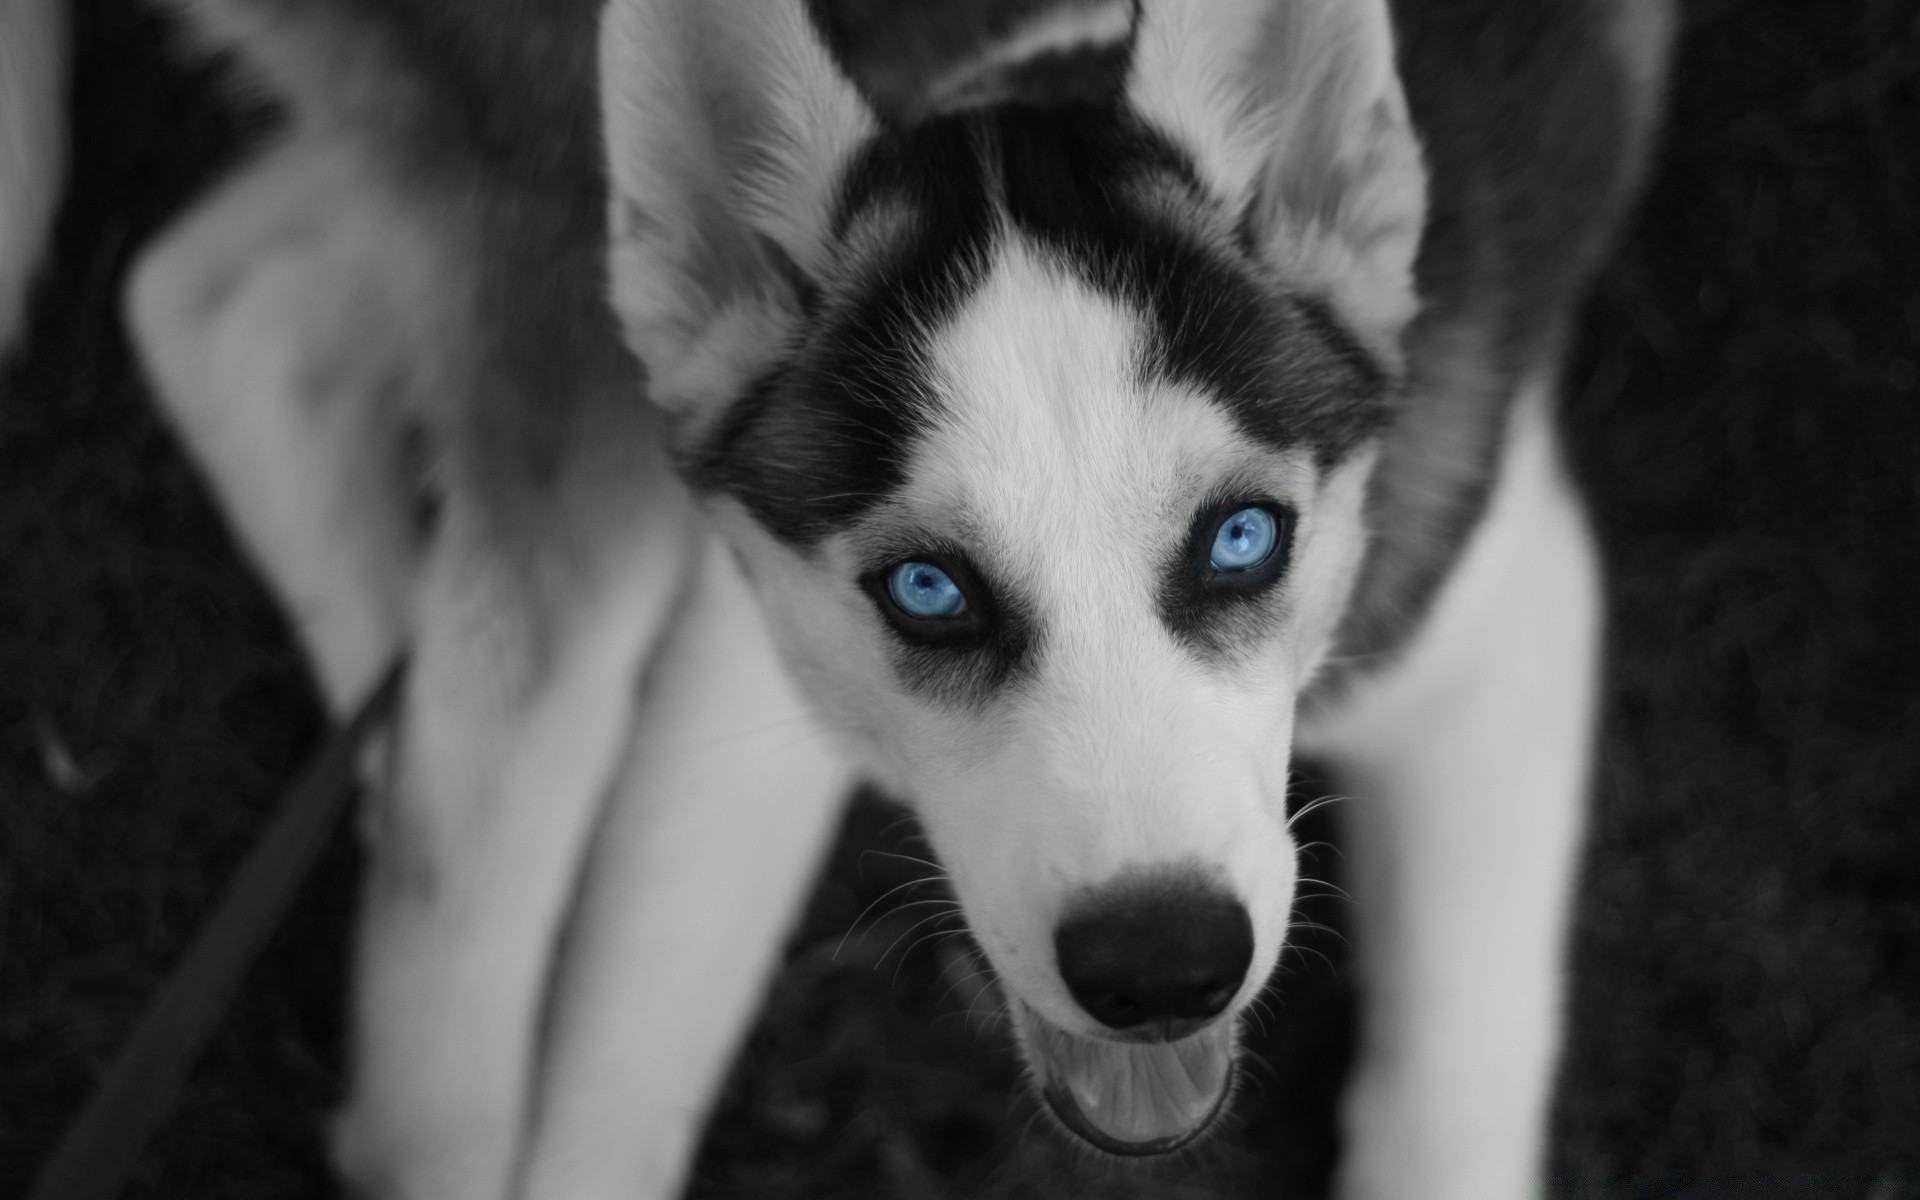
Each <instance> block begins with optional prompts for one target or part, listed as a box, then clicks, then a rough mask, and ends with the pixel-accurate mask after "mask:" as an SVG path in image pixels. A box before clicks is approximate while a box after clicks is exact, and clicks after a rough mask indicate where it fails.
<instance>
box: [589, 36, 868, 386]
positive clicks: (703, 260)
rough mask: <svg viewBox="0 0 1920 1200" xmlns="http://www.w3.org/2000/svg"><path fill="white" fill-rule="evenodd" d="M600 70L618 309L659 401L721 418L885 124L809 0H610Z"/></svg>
mask: <svg viewBox="0 0 1920 1200" xmlns="http://www.w3.org/2000/svg"><path fill="white" fill-rule="evenodd" d="M600 73H601V104H602V110H603V128H604V132H605V137H606V139H607V150H608V160H609V168H610V176H611V179H610V184H611V188H610V195H609V204H610V210H611V211H610V218H611V220H610V226H609V228H610V231H611V237H612V247H611V250H612V284H613V301H614V307H615V309H616V311H617V312H618V313H619V316H620V319H621V321H622V323H623V325H624V327H625V330H626V335H627V340H628V343H629V344H630V345H631V346H632V347H633V349H634V351H635V353H636V354H638V355H639V357H640V360H641V362H642V363H643V364H645V366H646V368H647V373H648V389H649V392H650V393H651V395H652V397H653V399H654V401H655V402H656V403H658V404H660V405H661V406H663V407H665V408H667V409H668V410H669V411H671V412H673V413H675V414H676V415H682V416H695V417H701V416H706V415H711V414H712V413H714V412H717V411H718V410H719V409H720V408H721V407H722V406H724V405H725V404H726V403H727V402H728V401H730V400H732V399H734V398H736V397H737V396H738V395H739V394H740V393H741V392H742V391H744V390H745V388H746V387H747V386H748V384H749V383H750V382H751V381H752V380H753V379H754V378H755V377H756V376H757V375H758V374H759V373H760V372H761V371H762V370H764V369H765V368H766V367H767V365H768V364H769V363H770V362H771V361H772V360H773V359H774V358H775V357H776V356H777V355H778V354H779V353H780V352H781V350H782V349H783V347H784V345H785V343H786V341H787V339H788V337H789V336H790V335H791V333H792V331H793V328H794V324H795V322H796V320H797V319H798V317H799V315H800V309H801V303H802V296H801V293H802V291H803V290H804V289H805V287H806V286H807V284H806V280H808V279H814V280H817V279H819V278H821V273H822V272H823V271H824V269H825V268H826V265H827V263H826V256H827V252H828V249H829V247H828V244H827V243H828V238H829V235H830V228H831V222H832V217H833V206H834V199H835V195H836V191H837V186H838V182H839V179H840V176H841V173H842V171H843V170H844V168H845V166H846V165H847V162H848V160H849V159H850V158H851V156H852V154H853V152H854V150H855V149H856V148H857V147H858V146H859V145H860V143H861V142H862V141H863V140H864V139H865V138H866V137H867V136H868V135H869V134H870V133H871V131H872V130H873V128H874V122H873V117H872V115H871V113H870V112H869V111H868V110H867V108H866V107H865V105H864V103H863V102H862V101H861V100H860V98H859V97H858V95H857V94H856V93H855V91H854V89H853V87H852V85H851V84H849V83H848V82H847V81H846V79H845V78H844V77H842V76H841V75H840V74H839V72H838V71H837V70H836V69H835V67H834V65H833V62H832V60H831V58H830V57H829V56H828V53H827V50H826V48H825V47H824V45H823V44H822V42H821V39H820V35H819V33H818V31H817V30H816V29H815V28H814V26H813V24H812V22H811V21H809V20H808V17H807V13H806V10H805V7H804V4H803V2H802V0H691V2H688V0H612V2H611V3H609V4H608V5H607V7H606V10H605V15H604V17H603V18H602V24H601V33H600Z"/></svg>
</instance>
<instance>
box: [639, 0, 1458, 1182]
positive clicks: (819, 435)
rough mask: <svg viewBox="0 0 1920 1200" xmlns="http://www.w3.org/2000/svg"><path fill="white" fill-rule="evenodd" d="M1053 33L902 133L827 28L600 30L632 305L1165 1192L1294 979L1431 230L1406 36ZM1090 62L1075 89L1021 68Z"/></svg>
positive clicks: (796, 628) (791, 650)
mask: <svg viewBox="0 0 1920 1200" xmlns="http://www.w3.org/2000/svg"><path fill="white" fill-rule="evenodd" d="M1015 7H1018V6H1015ZM1054 7H1055V8H1057V9H1059V10H1060V11H1049V10H1048V8H1047V6H1046V5H1027V6H1026V9H1027V10H1031V11H1029V12H1028V13H1027V16H1029V17H1030V16H1032V15H1033V13H1034V12H1038V13H1039V14H1040V16H1039V17H1038V18H1035V19H1034V20H1031V21H1028V20H1026V18H1025V17H1023V18H1021V20H1022V21H1026V24H1024V25H1022V24H1021V21H1014V22H1012V24H1010V25H1006V27H1004V28H997V29H995V30H994V31H992V32H991V34H990V36H989V37H988V38H987V39H986V42H987V43H991V45H990V46H989V50H991V51H992V53H990V54H986V55H985V58H992V57H993V55H995V54H997V55H999V58H998V59H997V60H996V62H997V64H998V65H997V66H996V67H995V68H994V69H995V71H997V72H998V74H996V75H995V76H994V77H993V78H995V79H998V80H1000V81H1001V82H1000V83H997V84H994V85H992V86H969V84H968V80H967V78H966V76H965V71H964V68H965V66H966V55H965V54H962V55H961V56H960V60H961V61H960V66H961V68H962V71H961V74H960V75H959V76H952V75H947V76H942V77H941V78H942V79H943V80H944V82H942V84H941V86H940V88H939V89H937V90H930V91H929V93H928V95H929V96H931V97H932V99H931V100H929V101H928V102H927V103H924V104H921V105H919V106H917V107H916V106H914V105H912V104H907V105H890V104H889V103H888V98H889V97H892V98H893V99H896V100H897V99H898V97H899V96H900V94H901V92H900V88H901V86H902V85H901V84H900V74H899V72H895V73H894V75H893V76H891V77H890V81H889V84H888V86H889V87H891V88H892V90H891V91H884V90H879V91H877V90H876V89H874V88H871V87H869V88H867V89H866V90H865V91H863V90H862V89H861V88H860V87H856V86H855V85H854V83H853V82H851V81H850V80H849V79H848V78H847V76H846V75H845V74H844V73H843V72H842V70H841V68H840V67H839V66H838V65H837V63H836V59H835V56H834V54H833V53H832V52H830V51H829V49H828V47H827V42H828V41H830V40H836V38H835V37H834V36H833V35H834V32H835V31H834V26H833V24H832V22H831V21H830V20H822V19H817V18H818V14H812V15H810V14H809V12H808V10H807V9H806V7H805V6H804V5H803V3H802V0H752V2H749V0H702V2H701V3H698V4H684V3H670V2H667V0H616V3H614V4H613V5H612V6H611V7H610V9H609V16H608V18H607V24H606V27H605V31H604V34H603V40H602V70H603V75H604V91H605V95H606V105H607V107H606V134H607V137H608V142H609V146H610V150H611V169H612V178H613V189H612V230H613V235H612V236H613V246H612V253H613V287H614V297H615V303H616V306H617V308H618V310H619V312H620V315H621V318H622V320H623V322H624V324H625V328H626V330H627V334H628V337H629V340H630V342H631V344H632V345H633V347H634V348H635V350H636V351H637V353H638V354H639V356H640V358H641V359H642V361H643V362H644V363H645V364H646V366H647V369H648V372H649V376H650V382H649V386H650V389H651V392H652V396H653V399H654V400H655V402H657V403H658V404H660V405H662V406H664V407H665V408H667V409H668V410H669V411H670V412H672V413H673V414H675V416H676V417H677V418H678V421H679V428H680V444H679V447H678V450H679V453H680V456H681V462H682V463H683V466H684V470H685V472H686V475H687V477H688V479H689V481H690V482H691V483H692V485H693V487H694V488H695V490H696V491H697V492H699V493H700V494H701V495H702V496H703V497H704V498H705V500H706V502H707V504H708V506H709V508H710V510H711V511H712V512H713V513H714V514H715V516H716V519H717V520H718V522H719V523H720V525H721V526H722V527H723V528H724V529H725V530H726V531H727V534H728V536H729V538H730V539H731V541H732V543H733V545H734V547H735V549H736V552H737V554H738V556H739V558H740V560H741V562H742V564H743V566H744V569H745V571H746V573H747V575H748V577H749V578H750V579H751V581H752V583H753V585H754V587H755V589H756V590H757V592H758V593H759V596H760V599H761V604H762V608H763V610H764V612H765V614H766V617H767V619H768V621H769V622H770V623H771V625H772V627H773V628H774V630H775V631H776V636H777V638H778V640H779V642H780V644H781V646H782V649H783V653H784V654H785V656H786V658H787V660H788V662H789V664H790V665H791V667H792V669H793V671H794V672H795V673H796V675H797V676H798V677H799V679H800V680H801V681H802V684H803V686H804V687H805V688H806V689H807V690H808V691H809V692H810V694H811V695H812V696H813V697H814V699H815V700H816V702H817V703H818V705H819V707H820V708H821V709H822V710H823V711H824V712H825V713H826V714H827V715H828V717H829V718H830V719H831V721H832V722H833V723H834V724H835V725H836V726H837V727H838V728H839V729H840V730H841V731H842V732H843V733H844V734H845V735H846V736H847V737H848V738H849V739H850V741H851V742H852V744H853V745H854V746H855V747H856V749H857V751H858V752H859V753H860V754H861V755H862V756H863V757H864V760H865V765H866V766H867V768H868V769H869V770H870V771H871V772H873V773H874V774H875V775H876V776H877V778H878V780H879V781H880V782H881V783H882V784H883V785H884V786H886V787H887V788H888V789H889V790H891V791H892V792H893V793H895V794H896V795H898V796H900V797H902V798H904V799H906V800H908V801H910V802H911V803H912V804H913V805H914V806H915V807H916V809H917V811H918V812H919V814H920V816H921V818H922V820H923V822H924V824H925V825H926V827H927V830H928V832H929V834H930V836H931V838H932V840H933V843H934V846H935V849H936V850H937V852H938V854H939V856H940V858H941V859H942V861H943V863H944V864H945V866H946V867H947V869H948V871H949V872H950V874H951V876H952V880H953V884H954V886H955V889H956V890H957V892H958V895H959V898H960V900H961V903H962V906H963V908H964V910H965V913H966V917H967V920H968V922H969V924H970V926H971V928H972V930H973V932H974V934H975V936H976V937H977V939H978V941H979V944H980V945H981V947H982V948H983V949H984V951H985V953H986V955H987V957H988V958H989V960H990V961H991V963H992V965H993V967H994V969H995V971H996V972H997V973H998V975H999V977H1000V979H1001V981H1002V983H1003V985H1004V986H1005V988H1006V989H1007V991H1008V992H1009V993H1010V998H1011V1000H1012V1003H1013V1009H1014V1011H1015V1013H1016V1015H1017V1025H1018V1028H1019V1029H1020V1031H1021V1034H1022V1040H1023V1042H1024V1045H1025V1049H1026V1052H1027V1056H1028V1060H1029V1062H1030V1064H1031V1065H1032V1067H1033V1070H1034V1073H1035V1076H1036V1079H1037V1081H1038V1082H1039V1084H1040V1085H1041V1087H1042V1089H1043V1091H1044V1093H1045V1094H1046V1096H1047V1098H1048V1100H1049V1102H1050V1104H1051V1107H1052V1108H1053V1110H1054V1111H1055V1112H1056V1113H1057V1114H1059V1115H1060V1116H1061V1117H1062V1119H1063V1120H1064V1121H1065V1122H1066V1123H1067V1124H1068V1125H1069V1126H1070V1127H1072V1128H1073V1129H1074V1130H1075V1131H1076V1132H1078V1133H1079V1134H1081V1135H1082V1136H1083V1137H1085V1138H1087V1139H1088V1140H1089V1141H1091V1142H1093V1143H1094V1144H1096V1145H1099V1146H1102V1147H1104V1148H1106V1149H1108V1150H1113V1151H1116V1152H1125V1153H1141V1152H1151V1151H1154V1150H1160V1149H1166V1148H1170V1147H1172V1146H1175V1145H1178V1144H1180V1143H1181V1142H1183V1141H1185V1140H1187V1139H1188V1138H1190V1137H1191V1136H1192V1135H1193V1134H1194V1133H1196V1132H1197V1131H1199V1130H1201V1129H1203V1128H1205V1127H1206V1125H1207V1124H1208V1122H1209V1121H1210V1119H1211V1117H1212V1115H1213V1114H1214V1113H1216V1112H1217V1111H1218V1109H1219V1107H1220V1105H1221V1102H1222V1101H1223V1099H1224V1097H1225V1095H1226V1093H1227V1090H1228V1088H1229V1085H1230V1080H1231V1076H1232V1055H1233V1039H1234V1033H1233V1030H1234V1019H1235V1017H1236V1016H1237V1014H1238V1013H1239V1012H1240V1011H1241V1010H1242V1009H1243V1008H1244V1006H1245V1005H1246V1004H1247V1003H1248V1002H1249V1001H1250V1000H1251V999H1252V998H1253V996H1254V995H1255V994H1256V993H1257V992H1258V991H1259V989H1260V988H1261V986H1262V984H1263V983H1264V982H1265V979H1266V977H1267V975H1268V974H1269V972H1270V971H1271V969H1272V968H1273V966H1274V964H1275V961H1276V959H1277V957H1278V955H1279V952H1280V948H1281V944H1282V941H1283V939H1284V937H1285V935H1286V931H1287V926H1288V921H1289V913H1290V910H1291V905H1292V895H1293V885H1294V868H1293V858H1294V849H1293V845H1292V842H1291V840H1290V838H1289V836H1288V831H1287V823H1286V810H1285V799H1286V791H1287V765H1288V754H1289V745H1290V740H1291V733H1292V725H1293V712H1294V705H1295V700H1296V697H1297V696H1298V694H1299V692H1300V690H1301V688H1302V687H1303V686H1305V684H1306V683H1307V682H1308V680H1309V679H1310V678H1311V677H1312V676H1313V674H1314V672H1315V670H1316V668H1317V666H1318V664H1319V663H1320V661H1321V660H1322V658H1323V657H1324V655H1325V654H1326V652H1327V649H1328V647H1329V644H1330V642H1331V640H1332V637H1333V634H1334V630H1335V627H1336V625H1337V623H1338V621H1339V619H1340V616H1341V614H1342V611H1343V609H1344V607H1345V605H1346V601H1347V596H1348V593H1349V590H1350V589H1351V587H1352V584H1353V580H1354V576H1355V574H1356V572H1357V569H1358V566H1359V564H1360V561H1361V558H1362V553H1363V546H1364V541H1365V533H1364V529H1363V525H1362V506H1363V497H1364V493H1365V491H1366V484H1367V477H1368V473H1369V471H1370V469H1371V465H1372V461H1373V457H1374V451H1375V441H1376V437H1377V434H1378V431H1379V430H1380V428H1381V426H1382V424H1383V422H1384V420H1385V418H1386V415H1387V411H1388V406H1389V403H1390V399H1391V393H1392V390H1393V384H1394V380H1395V377H1396V374H1397V371H1398V369H1399V362H1398V349H1397V347H1398V343H1399V339H1400V335H1401V332H1402V329H1403V327H1404V325H1405V323H1406V321H1407V320H1408V318H1409V317H1410V315H1411V313H1412V312H1413V308H1414V300H1413V291H1412V282H1411V275H1412V264H1413V257H1414V252H1415V249H1416V247H1417V244H1418V240H1419V234H1420V227H1421V223H1422V220H1423V215H1424V186H1423V175H1422V172H1421V168H1420V165H1419V156H1418V151H1417V148H1416V146H1415V143H1414V140H1413V136H1412V133H1411V130H1410V128H1409V125H1408V122H1407V118H1406V108H1405V103H1404V100H1403V98H1402V96H1401V93H1400V87H1399V83H1398V81H1397V78H1396V76H1395V73H1394V69H1393V51H1392V45H1391V37H1390V33H1389V31H1388V26H1387V17H1386V11H1385V8H1384V0H1287V2H1286V3H1271V4H1269V3H1247V2H1233V3H1226V2H1219V0H1213V2H1208V3H1201V2H1199V0H1189V2H1186V3H1174V2H1168V3H1156V2H1155V0H1147V3H1146V6H1145V8H1144V11H1141V12H1136V11H1135V10H1134V9H1133V7H1132V6H1130V5H1128V4H1125V3H1115V4H1108V3H1100V2H1094V3H1088V2H1075V0H1067V2H1065V3H1063V4H1061V5H1057V6H1054ZM1116 14H1117V15H1116ZM1036 21H1037V23H1036ZM1003 24H1005V23H1003ZM822 30H825V31H826V34H827V36H823V34H822ZM983 44H984V43H983ZM1036 46H1037V47H1039V50H1038V51H1036V50H1035V49H1034V48H1035V47H1036ZM1088 46H1091V47H1092V48H1093V49H1094V50H1095V51H1097V52H1098V53H1100V54H1102V55H1105V56H1106V57H1105V59H1104V60H1103V61H1104V62H1105V63H1106V64H1107V66H1108V67H1113V66H1114V64H1115V63H1116V62H1117V67H1116V68H1115V69H1112V70H1106V71H1104V74H1103V72H1102V71H1094V72H1091V73H1085V72H1083V73H1082V75H1081V76H1080V77H1079V78H1081V79H1083V80H1085V79H1092V80H1094V84H1092V85H1088V86H1091V87H1093V88H1094V90H1091V91H1089V90H1087V87H1078V88H1076V89H1067V90H1065V91H1062V92H1060V94H1057V95H1053V96H1049V97H1047V98H1045V99H1044V100H1042V99H1039V98H1036V97H1035V96H1033V95H1029V94H1023V93H1022V92H1021V90H1020V88H1021V87H1022V86H1023V85H1022V84H1021V83H1020V78H1021V76H1020V73H1019V72H1018V71H1013V72H1011V73H1009V72H1007V71H1005V70H1003V68H1005V67H1006V64H1007V62H1008V61H1010V60H1009V58H1008V56H1009V55H1012V56H1014V57H1015V58H1018V57H1019V56H1022V55H1025V56H1027V57H1032V56H1033V55H1034V54H1036V53H1039V54H1042V55H1044V54H1054V53H1061V52H1077V51H1078V50H1081V49H1086V48H1087V47H1088ZM995 47H997V49H995ZM1008 47H1012V49H1011V50H1009V49H1008ZM839 48H840V49H841V50H842V51H843V53H842V55H841V58H840V60H839V61H841V62H846V61H849V60H848V58H847V56H846V54H845V53H844V50H845V47H844V46H840V47H839ZM1116 54H1117V55H1118V56H1119V57H1118V58H1117V59H1116V58H1115V57H1114V56H1115V55H1116ZM1014 65H1015V66H1016V67H1017V66H1018V65H1019V64H1018V62H1016V63H1015V64H1014ZM937 74H939V73H938V72H929V77H930V78H931V77H932V76H934V75H937ZM1028 77H1029V78H1034V77H1038V78H1042V79H1045V78H1046V73H1045V72H1040V73H1039V74H1038V76H1034V75H1033V73H1029V76H1028ZM955 78H958V79H959V80H960V83H959V84H957V85H956V84H954V82H953V81H954V79H955ZM1103 78H1105V79H1109V80H1110V81H1111V89H1112V90H1110V91H1108V92H1105V93H1102V92H1100V91H1098V84H1099V80H1101V79H1103ZM1008 81H1011V82H1008ZM931 86H932V85H931V84H930V88H931ZM908 90H909V92H910V91H911V89H910V88H909V89H908ZM943 97H959V99H957V100H953V99H943ZM903 109H905V110H911V111H910V113H909V115H908V116H902V110H903Z"/></svg>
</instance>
